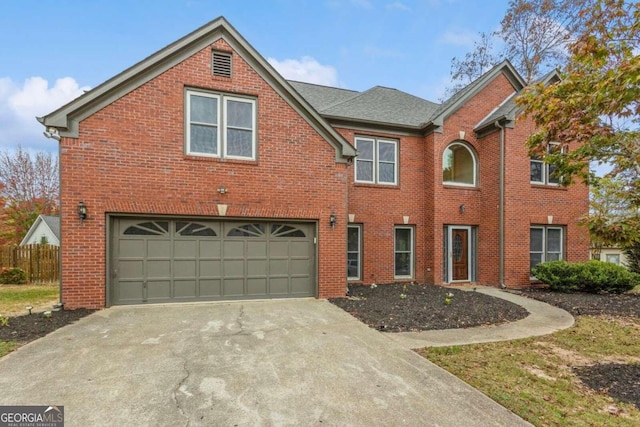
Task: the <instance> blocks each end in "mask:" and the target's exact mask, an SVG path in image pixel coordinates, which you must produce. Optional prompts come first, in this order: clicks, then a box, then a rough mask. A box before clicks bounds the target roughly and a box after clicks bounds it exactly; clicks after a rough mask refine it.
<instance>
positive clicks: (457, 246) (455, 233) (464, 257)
mask: <svg viewBox="0 0 640 427" xmlns="http://www.w3.org/2000/svg"><path fill="white" fill-rule="evenodd" d="M450 243H451V269H452V272H451V273H452V276H453V277H452V280H454V281H455V280H469V230H468V229H466V228H454V229H452V230H451V242H450Z"/></svg>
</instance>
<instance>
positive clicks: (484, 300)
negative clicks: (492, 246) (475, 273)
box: [329, 284, 529, 332]
mask: <svg viewBox="0 0 640 427" xmlns="http://www.w3.org/2000/svg"><path fill="white" fill-rule="evenodd" d="M447 293H451V294H453V297H452V298H451V303H450V304H446V303H445V298H446V294H447ZM402 295H405V297H402ZM329 301H330V302H331V303H333V304H335V305H337V306H338V307H340V308H342V309H343V310H345V311H347V312H348V313H350V314H351V315H353V316H354V317H356V318H357V319H359V320H360V321H362V322H363V323H365V324H367V325H369V326H370V327H372V328H375V329H377V330H380V331H384V332H407V331H428V330H434V329H452V328H469V327H473V326H482V325H495V324H500V323H505V322H514V321H516V320H520V319H524V318H525V317H527V316H528V315H529V312H527V310H525V309H524V308H522V307H520V306H519V305H516V304H513V303H510V302H508V301H505V300H503V299H499V298H494V297H491V296H489V295H485V294H481V293H479V292H474V291H472V290H470V291H463V290H460V289H452V288H445V287H442V286H435V285H420V284H407V285H404V284H388V285H380V286H377V287H375V288H372V287H370V286H350V287H349V296H348V297H347V298H331V299H330V300H329Z"/></svg>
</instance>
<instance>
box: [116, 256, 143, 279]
mask: <svg viewBox="0 0 640 427" xmlns="http://www.w3.org/2000/svg"><path fill="white" fill-rule="evenodd" d="M143 274H144V261H143V260H129V259H127V260H121V261H120V268H119V271H118V276H119V277H120V279H138V278H141V277H142V276H143Z"/></svg>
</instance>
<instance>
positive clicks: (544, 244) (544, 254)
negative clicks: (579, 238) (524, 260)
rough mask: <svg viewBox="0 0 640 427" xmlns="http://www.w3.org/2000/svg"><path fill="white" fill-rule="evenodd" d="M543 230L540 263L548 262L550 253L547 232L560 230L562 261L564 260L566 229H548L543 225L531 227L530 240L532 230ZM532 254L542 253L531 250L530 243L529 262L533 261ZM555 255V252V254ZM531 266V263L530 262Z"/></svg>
mask: <svg viewBox="0 0 640 427" xmlns="http://www.w3.org/2000/svg"><path fill="white" fill-rule="evenodd" d="M533 229H536V230H542V259H541V261H540V263H541V264H542V263H543V262H547V255H548V253H549V251H548V250H547V231H548V230H560V261H562V260H564V256H565V255H564V239H565V229H564V227H548V226H542V225H538V226H536V225H533V226H531V227H529V239H531V230H533ZM532 253H536V254H537V253H541V252H540V251H532V250H531V242H529V260H531V254H532ZM554 253H555V252H554ZM529 264H531V261H529Z"/></svg>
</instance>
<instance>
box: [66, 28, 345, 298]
mask: <svg viewBox="0 0 640 427" xmlns="http://www.w3.org/2000/svg"><path fill="white" fill-rule="evenodd" d="M212 47H215V48H216V49H224V50H231V49H230V47H229V46H228V45H227V44H226V42H224V41H223V40H218V41H217V42H216V43H214V46H212ZM210 58H211V47H208V48H205V49H203V50H202V51H200V52H198V53H197V54H195V55H193V56H192V57H190V58H188V59H186V60H185V61H183V62H182V63H180V64H178V65H176V66H175V67H173V68H171V69H169V70H167V71H166V72H164V73H163V74H161V75H160V76H158V77H156V78H154V79H153V80H151V81H149V82H147V83H146V84H144V85H142V86H141V87H139V88H137V89H135V90H134V91H132V92H130V93H129V94H127V95H125V96H123V97H122V98H120V99H118V100H116V101H115V102H113V103H112V104H111V105H109V106H107V107H105V108H103V109H102V110H101V111H98V112H97V113H95V114H93V115H92V116H90V117H88V118H87V119H85V120H83V121H82V122H81V123H80V131H79V137H78V138H63V139H62V141H61V152H60V161H61V181H62V188H61V198H62V234H63V236H64V242H63V244H62V281H63V290H62V299H63V301H64V303H65V307H66V308H77V307H89V308H101V307H104V306H105V304H106V299H105V292H106V284H107V282H108V278H107V276H106V271H105V270H106V267H105V265H106V255H107V236H106V226H107V223H106V215H107V214H108V213H111V214H114V213H140V214H150V215H151V214H153V215H165V214H166V215H194V216H200V215H202V216H207V217H215V216H217V215H218V212H217V207H216V205H217V204H218V203H224V204H227V205H228V206H229V207H228V211H227V217H231V218H288V219H304V220H316V221H318V230H319V231H318V242H319V245H318V248H319V249H318V262H317V265H318V282H319V296H320V297H321V298H325V297H330V296H340V295H344V289H345V283H346V279H345V268H346V267H345V266H346V254H345V241H346V222H347V211H346V181H347V173H348V169H347V165H346V164H341V163H336V161H335V149H334V148H333V147H332V146H331V145H329V143H328V142H326V141H325V140H324V139H323V138H322V137H320V136H319V135H318V134H317V132H316V131H315V130H314V129H313V128H312V127H311V126H310V125H309V124H308V123H307V122H306V121H305V120H304V119H303V118H302V117H300V116H299V115H298V114H297V113H296V112H295V111H294V110H293V109H292V108H291V107H290V106H289V105H288V104H287V103H286V102H285V101H284V100H283V99H282V98H281V97H280V96H279V95H278V94H277V93H276V92H275V91H274V90H273V89H272V88H271V87H270V86H269V84H268V83H267V82H266V81H264V80H263V79H262V78H261V77H260V76H259V75H258V74H257V73H256V72H255V71H254V70H253V69H252V68H251V67H250V66H249V65H248V64H247V63H246V62H245V61H244V60H243V59H242V58H241V57H240V55H238V54H235V55H234V58H233V67H234V69H233V77H232V78H230V79H229V78H222V77H214V76H212V75H211V71H210V60H211V59H210ZM185 87H195V88H203V89H212V90H217V91H223V92H228V93H239V94H244V95H252V96H255V97H256V99H257V111H258V128H257V145H258V154H257V160H256V161H237V160H221V159H212V158H203V157H195V156H187V155H185V154H184V153H185V150H184V96H185V95H184V90H185ZM220 185H224V186H225V187H227V189H228V193H227V194H224V195H221V194H219V193H218V192H217V188H218V187H219V186H220ZM80 200H83V201H84V202H85V203H86V205H87V209H88V215H89V217H88V218H87V220H85V221H84V223H82V224H81V223H80V221H79V220H78V219H77V214H76V206H77V203H78V201H80ZM332 212H333V213H335V214H336V215H337V218H338V225H337V226H336V227H335V228H334V229H331V228H330V227H329V215H330V214H331V213H332Z"/></svg>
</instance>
